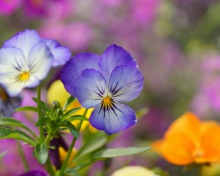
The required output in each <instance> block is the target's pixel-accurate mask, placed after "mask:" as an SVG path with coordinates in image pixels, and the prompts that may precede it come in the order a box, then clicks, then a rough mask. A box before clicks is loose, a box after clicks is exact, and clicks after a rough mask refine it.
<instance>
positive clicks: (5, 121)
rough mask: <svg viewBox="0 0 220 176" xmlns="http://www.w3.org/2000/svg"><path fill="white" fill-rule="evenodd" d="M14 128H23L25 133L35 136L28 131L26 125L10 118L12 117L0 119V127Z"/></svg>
mask: <svg viewBox="0 0 220 176" xmlns="http://www.w3.org/2000/svg"><path fill="white" fill-rule="evenodd" d="M3 125H4V126H10V127H12V126H16V127H21V128H24V129H26V130H27V131H29V132H30V133H31V134H33V135H34V136H35V137H37V136H36V134H35V133H34V132H33V131H32V130H31V129H30V128H28V127H27V126H26V125H24V124H23V123H22V122H20V121H18V120H16V119H14V118H12V117H2V118H0V126H3Z"/></svg>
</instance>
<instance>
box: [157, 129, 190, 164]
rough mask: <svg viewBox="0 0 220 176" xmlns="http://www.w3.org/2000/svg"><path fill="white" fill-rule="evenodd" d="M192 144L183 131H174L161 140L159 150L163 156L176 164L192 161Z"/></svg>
mask: <svg viewBox="0 0 220 176" xmlns="http://www.w3.org/2000/svg"><path fill="white" fill-rule="evenodd" d="M193 147H194V144H193V143H192V141H191V140H190V139H189V138H188V137H187V136H186V135H185V134H183V133H179V132H177V133H174V134H172V136H170V137H167V138H165V139H164V140H163V142H162V145H161V148H160V152H161V154H162V155H163V157H164V158H165V159H166V160H167V161H169V162H171V163H173V164H176V165H188V164H190V163H193V161H194V159H193V156H192V149H193Z"/></svg>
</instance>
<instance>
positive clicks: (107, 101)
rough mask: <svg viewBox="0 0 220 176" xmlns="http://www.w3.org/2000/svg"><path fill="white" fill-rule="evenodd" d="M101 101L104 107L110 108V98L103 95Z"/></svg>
mask: <svg viewBox="0 0 220 176" xmlns="http://www.w3.org/2000/svg"><path fill="white" fill-rule="evenodd" d="M102 103H103V106H104V107H105V108H111V107H112V99H111V98H110V97H109V96H107V97H105V98H104V99H103V101H102Z"/></svg>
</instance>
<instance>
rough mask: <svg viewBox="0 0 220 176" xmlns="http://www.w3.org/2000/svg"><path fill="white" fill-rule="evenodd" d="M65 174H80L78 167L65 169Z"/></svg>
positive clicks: (73, 175)
mask: <svg viewBox="0 0 220 176" xmlns="http://www.w3.org/2000/svg"><path fill="white" fill-rule="evenodd" d="M65 175H68V176H80V175H79V173H78V172H77V171H76V169H74V168H72V169H67V170H66V171H65Z"/></svg>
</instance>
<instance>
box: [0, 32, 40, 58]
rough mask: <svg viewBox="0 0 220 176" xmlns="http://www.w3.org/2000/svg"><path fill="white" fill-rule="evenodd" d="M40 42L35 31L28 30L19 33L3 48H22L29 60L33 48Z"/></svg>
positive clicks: (6, 42)
mask: <svg viewBox="0 0 220 176" xmlns="http://www.w3.org/2000/svg"><path fill="white" fill-rule="evenodd" d="M39 41H40V37H39V35H38V33H37V32H36V31H35V30H30V29H26V30H24V31H22V32H18V33H17V34H16V35H14V36H13V37H12V38H11V39H9V40H7V41H5V43H4V44H3V47H11V46H13V47H16V48H20V49H21V50H22V51H23V53H24V56H25V57H26V58H27V57H28V54H29V52H30V50H31V48H32V47H33V46H34V45H35V44H37V43H38V42H39Z"/></svg>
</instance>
